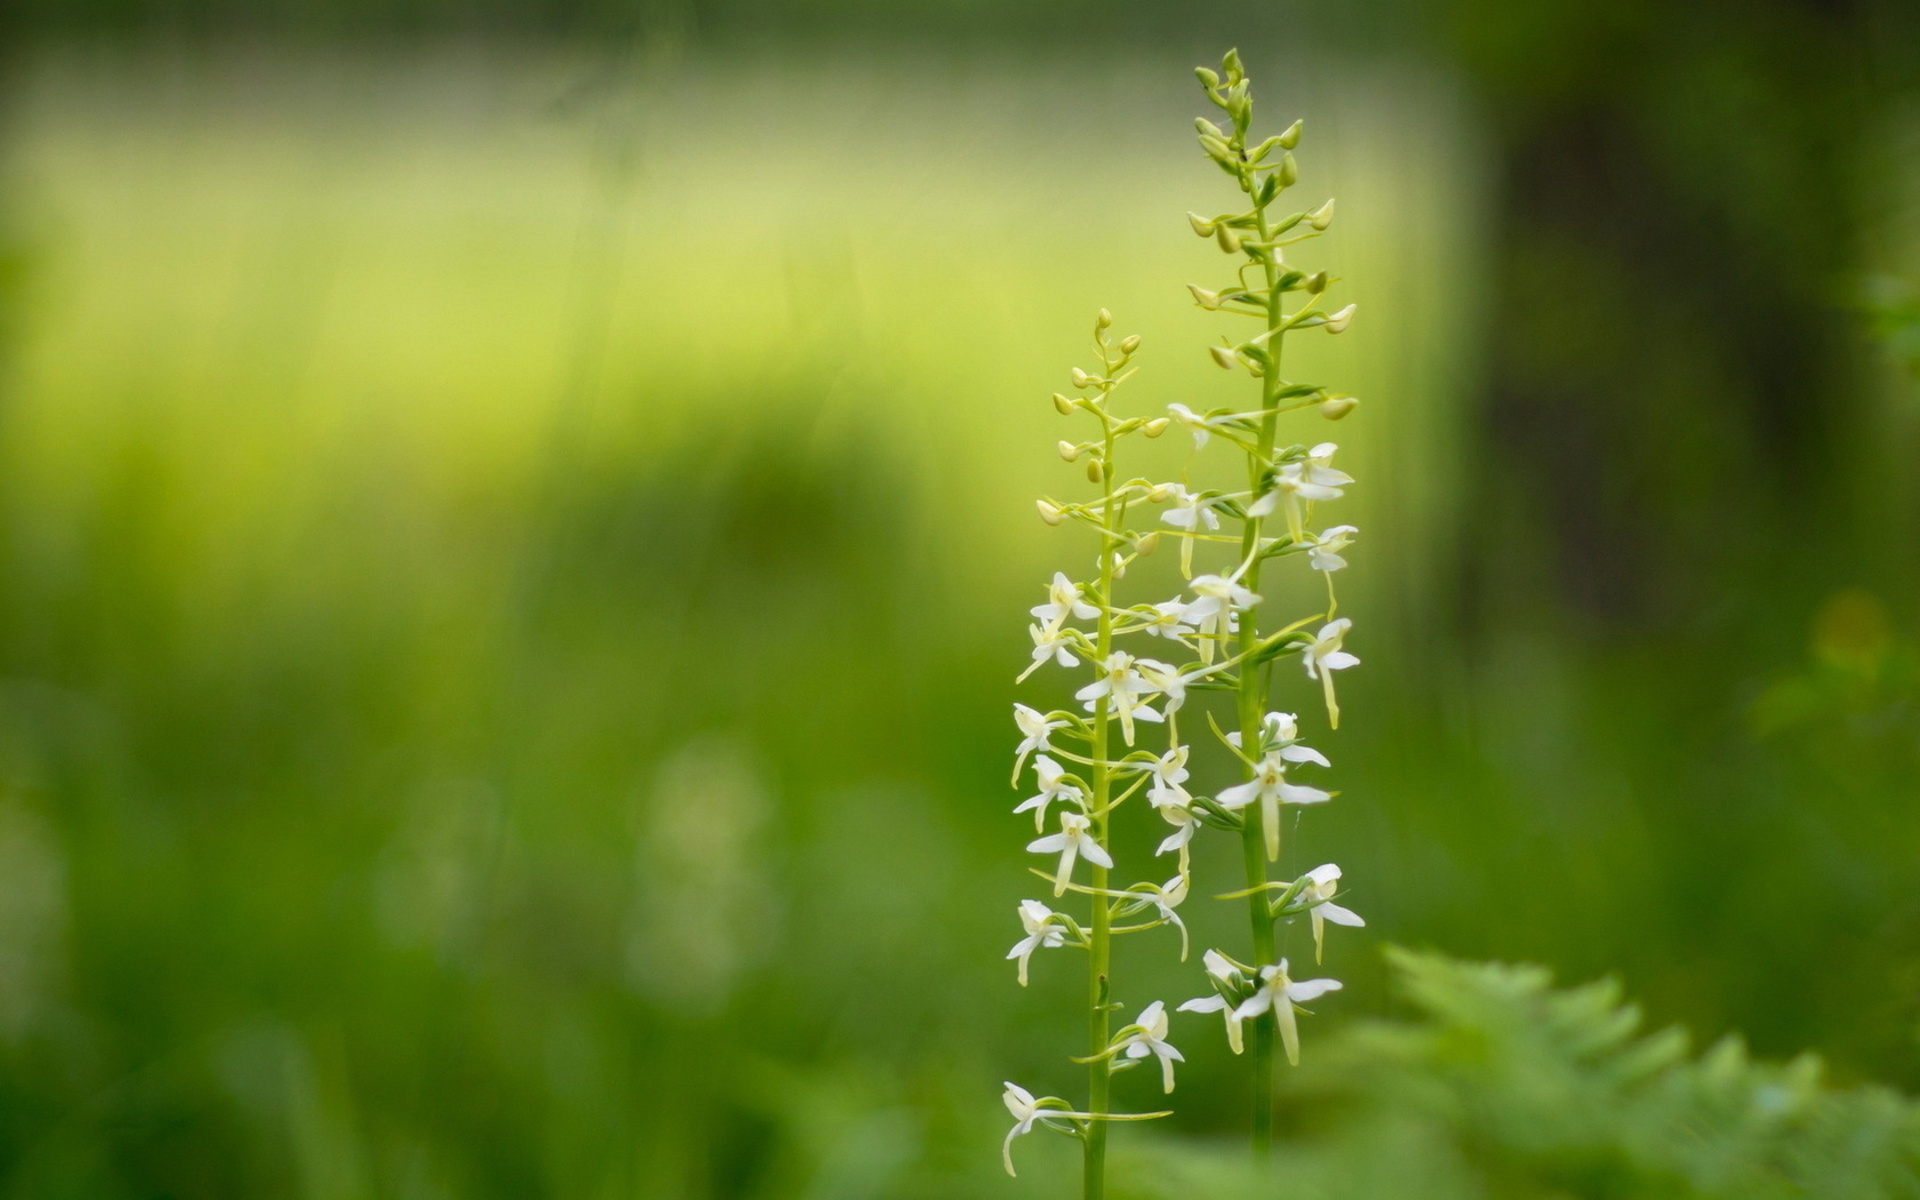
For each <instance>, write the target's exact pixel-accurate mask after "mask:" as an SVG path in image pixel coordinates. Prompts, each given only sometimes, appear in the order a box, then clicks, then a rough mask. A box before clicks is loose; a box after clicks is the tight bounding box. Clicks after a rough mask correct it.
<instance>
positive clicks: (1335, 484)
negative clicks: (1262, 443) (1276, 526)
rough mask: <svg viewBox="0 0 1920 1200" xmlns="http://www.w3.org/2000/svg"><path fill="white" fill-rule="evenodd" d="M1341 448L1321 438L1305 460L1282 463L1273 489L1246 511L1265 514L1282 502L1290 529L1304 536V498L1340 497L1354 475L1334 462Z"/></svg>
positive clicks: (1300, 537) (1297, 537) (1298, 536)
mask: <svg viewBox="0 0 1920 1200" xmlns="http://www.w3.org/2000/svg"><path fill="white" fill-rule="evenodd" d="M1339 448H1340V447H1338V446H1336V445H1334V444H1333V443H1332V442H1321V443H1320V444H1319V445H1318V446H1315V447H1314V448H1313V449H1311V450H1309V451H1307V458H1306V461H1305V462H1290V463H1285V464H1282V466H1281V467H1280V470H1279V471H1278V472H1276V473H1275V474H1274V477H1273V488H1272V490H1270V491H1269V492H1267V494H1266V495H1264V496H1261V497H1260V498H1259V499H1258V500H1255V501H1254V502H1253V503H1252V504H1249V505H1248V506H1247V515H1248V516H1250V517H1264V516H1266V515H1267V514H1268V513H1270V512H1272V511H1273V510H1274V506H1275V505H1283V506H1284V507H1285V509H1286V514H1287V532H1288V533H1290V534H1292V535H1293V540H1294V541H1296V542H1297V541H1301V540H1303V539H1304V537H1305V534H1304V532H1303V530H1302V527H1301V508H1300V505H1301V502H1302V501H1308V502H1311V501H1314V500H1338V499H1339V498H1340V497H1341V496H1342V495H1344V494H1345V493H1344V492H1342V491H1341V490H1340V489H1341V488H1342V487H1344V486H1345V485H1347V484H1349V483H1352V482H1353V476H1351V475H1349V474H1347V473H1346V472H1345V471H1340V470H1336V469H1335V468H1334V466H1333V454H1334V451H1336V450H1338V449H1339Z"/></svg>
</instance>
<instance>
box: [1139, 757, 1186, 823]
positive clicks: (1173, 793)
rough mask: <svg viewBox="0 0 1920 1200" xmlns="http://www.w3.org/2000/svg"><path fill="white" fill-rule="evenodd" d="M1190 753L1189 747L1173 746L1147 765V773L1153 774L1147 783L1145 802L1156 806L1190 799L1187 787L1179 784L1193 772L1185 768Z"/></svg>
mask: <svg viewBox="0 0 1920 1200" xmlns="http://www.w3.org/2000/svg"><path fill="white" fill-rule="evenodd" d="M1190 753H1191V748H1190V747H1187V746H1175V747H1173V748H1172V749H1171V750H1168V751H1167V752H1166V753H1165V754H1162V755H1161V756H1160V757H1159V758H1156V759H1154V760H1153V762H1152V763H1150V764H1148V765H1147V773H1148V774H1149V775H1152V776H1153V782H1152V783H1150V784H1148V785H1147V788H1148V791H1147V803H1149V804H1151V805H1153V806H1154V807H1155V808H1158V807H1160V806H1161V805H1162V804H1168V803H1175V804H1185V803H1187V802H1188V801H1189V800H1191V799H1192V797H1191V796H1189V795H1188V794H1187V789H1186V788H1183V787H1181V786H1180V785H1181V784H1183V783H1185V782H1186V781H1187V780H1188V779H1189V778H1191V777H1192V774H1193V773H1192V772H1191V771H1188V770H1187V756H1188V755H1189V754H1190ZM1168 797H1172V799H1169V798H1168Z"/></svg>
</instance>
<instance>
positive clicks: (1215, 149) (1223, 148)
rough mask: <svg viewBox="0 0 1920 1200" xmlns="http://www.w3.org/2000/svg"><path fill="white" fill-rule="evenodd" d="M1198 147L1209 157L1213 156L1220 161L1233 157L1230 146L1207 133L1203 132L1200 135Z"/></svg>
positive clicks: (1226, 160)
mask: <svg viewBox="0 0 1920 1200" xmlns="http://www.w3.org/2000/svg"><path fill="white" fill-rule="evenodd" d="M1200 148H1201V149H1202V150H1205V151H1206V152H1207V156H1208V157H1209V158H1215V159H1218V160H1220V161H1221V162H1228V161H1230V160H1232V158H1233V147H1232V146H1230V145H1228V144H1227V143H1226V142H1225V141H1223V140H1221V139H1220V138H1217V137H1212V136H1210V135H1208V134H1204V133H1203V134H1201V135H1200Z"/></svg>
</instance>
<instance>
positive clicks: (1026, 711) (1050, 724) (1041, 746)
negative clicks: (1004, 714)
mask: <svg viewBox="0 0 1920 1200" xmlns="http://www.w3.org/2000/svg"><path fill="white" fill-rule="evenodd" d="M1013 723H1014V724H1015V725H1018V726H1019V727H1020V733H1021V739H1020V745H1019V746H1018V747H1016V748H1015V749H1014V752H1013V754H1014V757H1013V781H1014V782H1015V783H1018V782H1020V770H1021V768H1023V767H1025V766H1026V765H1027V755H1029V754H1031V753H1033V752H1034V751H1035V750H1051V749H1053V745H1052V743H1051V742H1049V741H1048V739H1049V738H1051V737H1052V736H1053V731H1054V730H1056V729H1065V728H1066V727H1067V723H1066V722H1065V721H1049V720H1047V718H1046V717H1045V716H1044V715H1042V714H1041V713H1039V712H1036V711H1035V710H1033V709H1031V708H1028V707H1027V706H1026V705H1024V704H1016V705H1014V706H1013Z"/></svg>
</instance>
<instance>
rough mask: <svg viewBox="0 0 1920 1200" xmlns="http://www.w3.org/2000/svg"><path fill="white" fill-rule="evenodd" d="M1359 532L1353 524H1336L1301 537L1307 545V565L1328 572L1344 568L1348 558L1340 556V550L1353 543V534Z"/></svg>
mask: <svg viewBox="0 0 1920 1200" xmlns="http://www.w3.org/2000/svg"><path fill="white" fill-rule="evenodd" d="M1359 532H1360V531H1359V530H1358V529H1357V528H1355V527H1354V526H1352V525H1335V526H1334V527H1333V528H1332V529H1329V530H1326V531H1325V532H1323V533H1320V534H1318V535H1315V534H1311V533H1309V534H1307V535H1306V537H1305V538H1303V539H1301V542H1302V544H1303V545H1305V546H1306V547H1307V565H1308V566H1309V567H1311V568H1313V569H1314V570H1316V571H1325V572H1327V573H1328V574H1332V573H1333V572H1335V571H1339V570H1342V569H1344V568H1345V567H1346V565H1347V560H1346V559H1344V558H1342V557H1341V556H1340V552H1341V551H1342V550H1345V549H1346V548H1347V547H1348V546H1350V545H1352V544H1353V535H1354V534H1356V533H1359Z"/></svg>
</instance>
